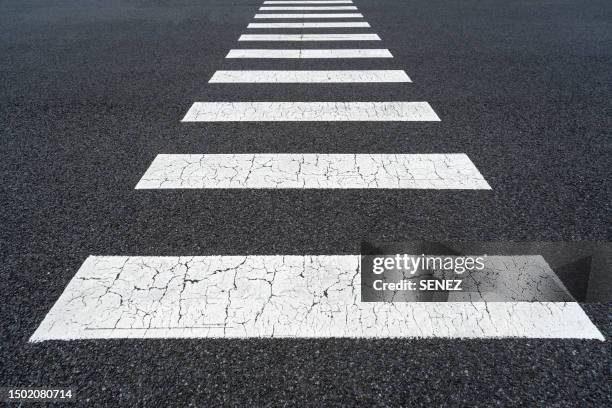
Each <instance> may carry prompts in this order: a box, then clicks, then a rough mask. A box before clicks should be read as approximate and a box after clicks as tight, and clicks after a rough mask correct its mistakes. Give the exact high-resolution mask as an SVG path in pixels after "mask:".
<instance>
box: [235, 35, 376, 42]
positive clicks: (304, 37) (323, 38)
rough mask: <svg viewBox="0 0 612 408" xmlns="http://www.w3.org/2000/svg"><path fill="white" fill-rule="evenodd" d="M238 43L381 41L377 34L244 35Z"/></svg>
mask: <svg viewBox="0 0 612 408" xmlns="http://www.w3.org/2000/svg"><path fill="white" fill-rule="evenodd" d="M238 41H380V37H379V36H378V35H377V34H243V35H241V36H240V38H238Z"/></svg>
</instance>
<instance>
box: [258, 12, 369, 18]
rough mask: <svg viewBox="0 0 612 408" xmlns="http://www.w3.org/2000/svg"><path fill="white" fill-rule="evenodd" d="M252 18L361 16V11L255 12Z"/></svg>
mask: <svg viewBox="0 0 612 408" xmlns="http://www.w3.org/2000/svg"><path fill="white" fill-rule="evenodd" d="M254 18H363V15H362V14H361V13H330V14H320V13H310V14H255V17H254Z"/></svg>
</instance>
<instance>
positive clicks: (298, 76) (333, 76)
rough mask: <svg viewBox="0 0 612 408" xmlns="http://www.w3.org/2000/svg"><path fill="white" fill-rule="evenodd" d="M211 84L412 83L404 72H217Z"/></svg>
mask: <svg viewBox="0 0 612 408" xmlns="http://www.w3.org/2000/svg"><path fill="white" fill-rule="evenodd" d="M208 82H210V83H260V84H262V83H266V84H275V83H339V82H350V83H353V82H368V83H369V82H411V81H410V78H409V77H408V75H406V72H404V71H402V70H352V71H351V70H346V71H217V72H215V73H214V75H213V76H212V78H210V80H209V81H208Z"/></svg>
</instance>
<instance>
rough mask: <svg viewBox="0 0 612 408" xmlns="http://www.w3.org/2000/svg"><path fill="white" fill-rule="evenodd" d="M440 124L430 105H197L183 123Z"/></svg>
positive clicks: (203, 103)
mask: <svg viewBox="0 0 612 408" xmlns="http://www.w3.org/2000/svg"><path fill="white" fill-rule="evenodd" d="M284 121H286V122H320V121H323V122H325V121H357V122H389V121H396V122H423V121H424V122H432V121H433V122H438V121H440V118H439V117H438V115H436V113H435V112H434V110H433V109H432V108H431V106H430V105H429V103H427V102H195V103H194V104H193V105H192V106H191V108H189V111H188V112H187V114H186V115H185V117H184V118H183V122H284Z"/></svg>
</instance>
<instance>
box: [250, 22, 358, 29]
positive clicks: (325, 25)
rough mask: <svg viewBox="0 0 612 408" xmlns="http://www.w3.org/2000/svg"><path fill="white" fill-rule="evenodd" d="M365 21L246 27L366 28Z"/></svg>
mask: <svg viewBox="0 0 612 408" xmlns="http://www.w3.org/2000/svg"><path fill="white" fill-rule="evenodd" d="M368 27H370V24H369V23H367V22H365V21H354V22H346V23H345V22H322V23H313V22H303V23H249V25H248V26H247V28H368Z"/></svg>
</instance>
